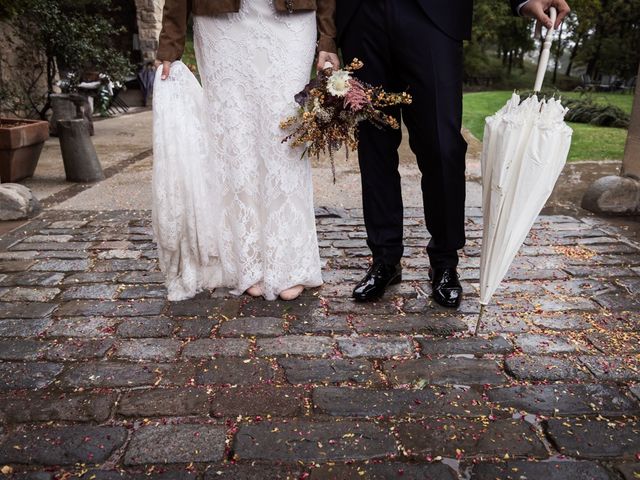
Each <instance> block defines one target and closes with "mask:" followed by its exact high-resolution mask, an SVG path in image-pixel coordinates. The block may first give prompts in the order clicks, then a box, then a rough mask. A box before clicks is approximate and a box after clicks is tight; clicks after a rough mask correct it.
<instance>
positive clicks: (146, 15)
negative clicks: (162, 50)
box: [136, 0, 164, 62]
mask: <svg viewBox="0 0 640 480" xmlns="http://www.w3.org/2000/svg"><path fill="white" fill-rule="evenodd" d="M163 7H164V0H136V10H137V20H138V38H139V42H140V50H141V52H142V59H143V60H144V61H145V62H147V61H153V60H155V58H156V50H157V49H158V36H159V35H160V29H161V26H162V9H163Z"/></svg>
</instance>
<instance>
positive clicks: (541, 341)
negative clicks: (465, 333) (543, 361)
mask: <svg viewBox="0 0 640 480" xmlns="http://www.w3.org/2000/svg"><path fill="white" fill-rule="evenodd" d="M515 343H516V345H517V346H518V347H519V348H520V349H521V350H522V351H523V352H524V353H531V354H534V355H540V354H542V355H544V354H554V353H570V352H575V351H576V350H577V349H578V346H577V345H575V344H573V343H571V342H569V341H567V340H565V339H564V338H562V337H561V336H552V335H539V334H533V333H523V334H520V335H516V337H515Z"/></svg>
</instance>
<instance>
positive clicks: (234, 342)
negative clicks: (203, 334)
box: [182, 338, 249, 358]
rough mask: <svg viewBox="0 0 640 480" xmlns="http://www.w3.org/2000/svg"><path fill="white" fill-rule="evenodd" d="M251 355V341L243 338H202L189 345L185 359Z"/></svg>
mask: <svg viewBox="0 0 640 480" xmlns="http://www.w3.org/2000/svg"><path fill="white" fill-rule="evenodd" d="M248 354H249V341H248V340H245V339H242V338H202V339H199V340H193V341H191V342H189V343H187V344H186V345H185V347H184V349H183V351H182V356H183V357H184V358H214V357H242V356H244V355H248Z"/></svg>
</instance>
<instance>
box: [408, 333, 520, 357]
mask: <svg viewBox="0 0 640 480" xmlns="http://www.w3.org/2000/svg"><path fill="white" fill-rule="evenodd" d="M416 340H417V341H418V343H420V349H421V351H422V354H423V355H475V356H483V355H486V354H505V353H511V352H512V351H513V344H512V343H511V342H510V341H508V340H507V339H506V338H504V337H502V336H497V337H492V338H482V337H464V338H446V339H432V338H416Z"/></svg>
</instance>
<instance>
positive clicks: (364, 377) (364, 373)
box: [278, 358, 380, 384]
mask: <svg viewBox="0 0 640 480" xmlns="http://www.w3.org/2000/svg"><path fill="white" fill-rule="evenodd" d="M278 362H279V363H280V365H282V367H283V368H284V370H285V375H286V377H287V381H289V382H290V383H293V384H300V383H324V382H330V383H341V382H355V383H369V382H374V383H377V382H379V381H380V376H379V375H378V374H377V373H376V372H375V370H374V369H373V365H372V364H371V362H368V361H366V360H355V359H331V360H329V359H301V358H280V359H279V360H278Z"/></svg>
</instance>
